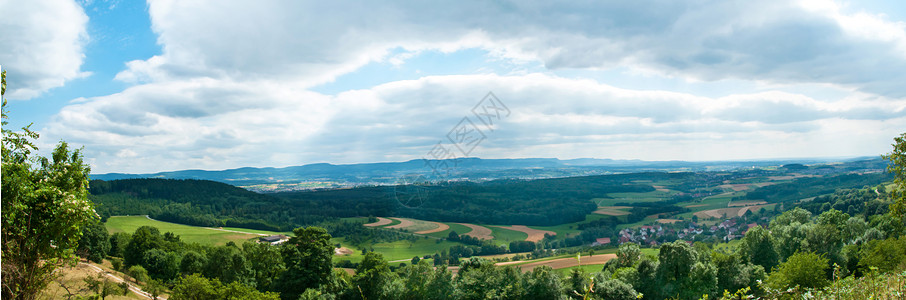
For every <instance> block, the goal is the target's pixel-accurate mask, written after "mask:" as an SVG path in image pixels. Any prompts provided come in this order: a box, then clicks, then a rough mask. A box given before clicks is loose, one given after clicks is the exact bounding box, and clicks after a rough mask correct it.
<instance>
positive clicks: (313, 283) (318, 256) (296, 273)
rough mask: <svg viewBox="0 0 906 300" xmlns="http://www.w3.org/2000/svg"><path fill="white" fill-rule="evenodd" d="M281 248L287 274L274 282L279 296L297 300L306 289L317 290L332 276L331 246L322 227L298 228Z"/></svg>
mask: <svg viewBox="0 0 906 300" xmlns="http://www.w3.org/2000/svg"><path fill="white" fill-rule="evenodd" d="M293 233H294V234H295V236H294V237H291V238H290V239H289V241H287V242H286V243H285V244H284V245H283V248H282V251H281V252H282V253H283V263H284V264H285V265H286V271H284V272H283V273H281V274H280V278H279V279H278V280H277V282H275V284H276V286H277V290H279V291H280V296H281V297H283V298H284V299H297V298H298V297H299V295H301V294H302V293H303V292H305V290H306V289H309V288H318V287H319V286H320V285H321V284H323V283H326V282H328V281H330V276H333V263H332V261H331V260H332V259H333V244H331V243H330V234H329V233H327V230H326V229H324V228H321V227H299V228H296V229H295V230H293Z"/></svg>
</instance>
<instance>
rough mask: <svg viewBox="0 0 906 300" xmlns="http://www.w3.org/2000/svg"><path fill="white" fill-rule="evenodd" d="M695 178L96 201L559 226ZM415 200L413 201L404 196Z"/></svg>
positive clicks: (167, 193)
mask: <svg viewBox="0 0 906 300" xmlns="http://www.w3.org/2000/svg"><path fill="white" fill-rule="evenodd" d="M688 176H692V173H634V174H623V175H604V176H585V177H571V178H557V179H541V180H527V181H526V180H499V181H490V182H485V183H471V182H457V183H446V184H442V185H429V186H396V187H394V186H389V187H388V186H378V187H359V188H349V189H331V190H316V191H303V192H286V193H276V194H257V193H254V192H250V191H246V190H243V189H240V188H237V187H234V186H230V185H227V184H223V183H219V182H213V181H205V180H173V179H123V180H113V181H100V180H95V181H92V183H91V199H92V200H93V201H94V202H95V203H97V205H98V208H97V210H98V213H99V214H100V215H101V216H102V217H108V216H112V215H142V214H147V215H150V216H152V217H153V218H155V219H160V220H164V221H170V222H177V223H183V224H190V225H199V226H235V227H246V228H256V229H268V230H289V229H292V228H294V226H300V225H307V224H315V223H317V222H320V221H323V220H327V219H330V218H334V217H352V216H404V217H413V218H419V219H426V220H434V221H455V222H475V223H483V224H511V223H512V224H524V225H556V224H562V223H569V222H576V221H581V220H584V218H585V215H587V214H589V213H591V212H592V211H594V210H595V204H594V203H593V202H592V201H590V200H591V199H593V198H604V197H607V193H615V192H646V191H652V190H654V188H653V187H651V186H650V185H646V184H638V183H634V181H638V180H661V179H671V178H673V179H682V178H685V177H688ZM413 195H414V196H416V198H415V199H416V200H415V201H416V202H412V201H409V200H407V199H409V198H405V199H404V197H406V196H413Z"/></svg>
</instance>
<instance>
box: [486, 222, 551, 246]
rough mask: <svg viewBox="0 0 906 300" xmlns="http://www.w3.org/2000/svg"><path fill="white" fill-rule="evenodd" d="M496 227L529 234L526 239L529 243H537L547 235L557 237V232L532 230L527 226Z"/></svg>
mask: <svg viewBox="0 0 906 300" xmlns="http://www.w3.org/2000/svg"><path fill="white" fill-rule="evenodd" d="M494 227H499V228H503V229H509V230H515V231H521V232H525V234H528V237H527V238H525V240H526V241H529V242H537V241H540V240H543V239H544V235H545V234H550V235H557V233H556V232H553V231H550V230H539V229H532V228H528V227H527V226H525V225H513V226H509V227H507V226H494Z"/></svg>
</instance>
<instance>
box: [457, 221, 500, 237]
mask: <svg viewBox="0 0 906 300" xmlns="http://www.w3.org/2000/svg"><path fill="white" fill-rule="evenodd" d="M456 224H459V225H462V226H466V227H469V228H471V229H472V231H469V232H466V233H463V234H460V235H468V236H471V237H474V238H477V239H481V240H491V239H494V236H493V235H491V229H490V228H487V227H484V226H479V225H475V224H469V223H456Z"/></svg>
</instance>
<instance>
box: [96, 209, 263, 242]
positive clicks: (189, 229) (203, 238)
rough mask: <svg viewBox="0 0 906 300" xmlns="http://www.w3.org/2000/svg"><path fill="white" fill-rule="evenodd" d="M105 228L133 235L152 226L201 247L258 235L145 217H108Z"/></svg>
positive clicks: (245, 230) (252, 237) (243, 239)
mask: <svg viewBox="0 0 906 300" xmlns="http://www.w3.org/2000/svg"><path fill="white" fill-rule="evenodd" d="M104 225H105V226H107V231H109V232H110V233H117V232H126V233H130V234H131V233H133V232H135V230H136V229H138V228H139V227H142V226H152V227H157V229H159V230H160V232H161V234H163V233H165V232H172V233H174V234H176V235H179V236H180V239H182V240H183V241H184V242H188V243H199V244H202V245H214V246H220V245H226V243H227V242H231V241H232V242H234V243H236V244H237V245H242V243H243V242H245V241H249V240H255V239H257V238H258V237H259V236H260V235H257V234H254V233H237V232H229V231H220V230H216V229H211V228H206V227H196V226H188V225H182V224H175V223H167V222H161V221H157V220H151V219H148V218H147V217H145V216H116V217H110V218H108V219H107V223H105V224H104ZM239 230H241V231H244V232H250V231H256V232H260V233H265V232H266V231H261V230H247V229H239ZM266 234H276V233H275V232H267V233H266Z"/></svg>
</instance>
